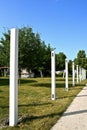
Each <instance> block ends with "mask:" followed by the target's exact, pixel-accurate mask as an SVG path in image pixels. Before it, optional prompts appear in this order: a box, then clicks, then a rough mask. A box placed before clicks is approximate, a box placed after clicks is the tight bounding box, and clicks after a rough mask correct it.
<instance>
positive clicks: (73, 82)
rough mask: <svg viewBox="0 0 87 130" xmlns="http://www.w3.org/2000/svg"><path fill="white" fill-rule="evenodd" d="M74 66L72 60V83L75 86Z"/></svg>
mask: <svg viewBox="0 0 87 130" xmlns="http://www.w3.org/2000/svg"><path fill="white" fill-rule="evenodd" d="M74 68H75V66H74V62H72V85H73V86H75V69H74Z"/></svg>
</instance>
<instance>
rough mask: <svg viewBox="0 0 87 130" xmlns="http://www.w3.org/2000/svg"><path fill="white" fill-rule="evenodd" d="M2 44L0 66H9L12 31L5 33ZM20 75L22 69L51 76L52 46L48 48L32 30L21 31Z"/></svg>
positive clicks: (25, 28)
mask: <svg viewBox="0 0 87 130" xmlns="http://www.w3.org/2000/svg"><path fill="white" fill-rule="evenodd" d="M0 42H1V43H2V45H3V46H0V64H1V65H3V66H9V55H10V54H9V53H10V31H9V30H8V31H7V32H5V33H3V37H2V38H1V40H0ZM18 43H19V44H18V45H19V51H18V52H19V58H18V59H19V74H20V72H21V69H23V68H26V69H27V70H28V71H30V70H32V71H33V72H34V73H36V74H37V73H38V72H39V70H41V71H42V72H43V73H44V75H48V74H50V64H51V63H50V59H51V58H50V53H51V47H50V44H49V45H48V46H46V44H45V42H44V41H42V40H41V39H40V35H39V33H36V34H35V33H34V32H33V30H32V28H30V27H23V28H20V29H19V41H18Z"/></svg>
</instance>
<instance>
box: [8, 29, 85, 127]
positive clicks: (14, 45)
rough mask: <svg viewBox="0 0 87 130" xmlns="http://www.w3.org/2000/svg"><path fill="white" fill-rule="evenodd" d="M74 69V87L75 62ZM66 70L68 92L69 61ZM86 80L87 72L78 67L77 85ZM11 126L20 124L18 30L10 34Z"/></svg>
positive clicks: (53, 90)
mask: <svg viewBox="0 0 87 130" xmlns="http://www.w3.org/2000/svg"><path fill="white" fill-rule="evenodd" d="M72 66H73V67H72V69H73V86H74V85H75V70H74V62H73V64H72ZM65 70H66V85H65V89H66V90H67V91H68V60H67V59H66V60H65ZM51 77H52V83H51V85H52V86H51V99H52V100H55V52H54V50H52V51H51ZM78 77H79V78H80V82H81V81H82V80H84V79H86V70H85V69H83V68H81V67H79V74H78V66H77V83H78V79H79V78H78ZM9 100H10V101H9V102H10V104H9V106H10V107H9V126H14V125H16V124H17V122H18V29H15V28H13V29H11V34H10V97H9Z"/></svg>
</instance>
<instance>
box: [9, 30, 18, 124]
mask: <svg viewBox="0 0 87 130" xmlns="http://www.w3.org/2000/svg"><path fill="white" fill-rule="evenodd" d="M9 98H10V104H9V105H10V106H9V126H15V125H16V124H17V122H18V29H15V28H13V29H11V34H10V97H9Z"/></svg>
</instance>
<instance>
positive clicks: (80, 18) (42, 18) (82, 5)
mask: <svg viewBox="0 0 87 130" xmlns="http://www.w3.org/2000/svg"><path fill="white" fill-rule="evenodd" d="M27 25H28V26H30V27H32V28H33V31H34V32H38V33H39V34H40V36H41V39H42V40H44V41H45V42H46V44H48V43H50V45H51V47H53V48H56V53H59V52H64V54H66V56H67V58H68V59H71V60H73V59H74V58H75V57H76V55H77V52H78V51H79V50H85V51H86V54H87V0H1V1H0V37H1V35H2V32H4V31H5V30H6V28H8V29H11V28H13V27H23V26H27Z"/></svg>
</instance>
